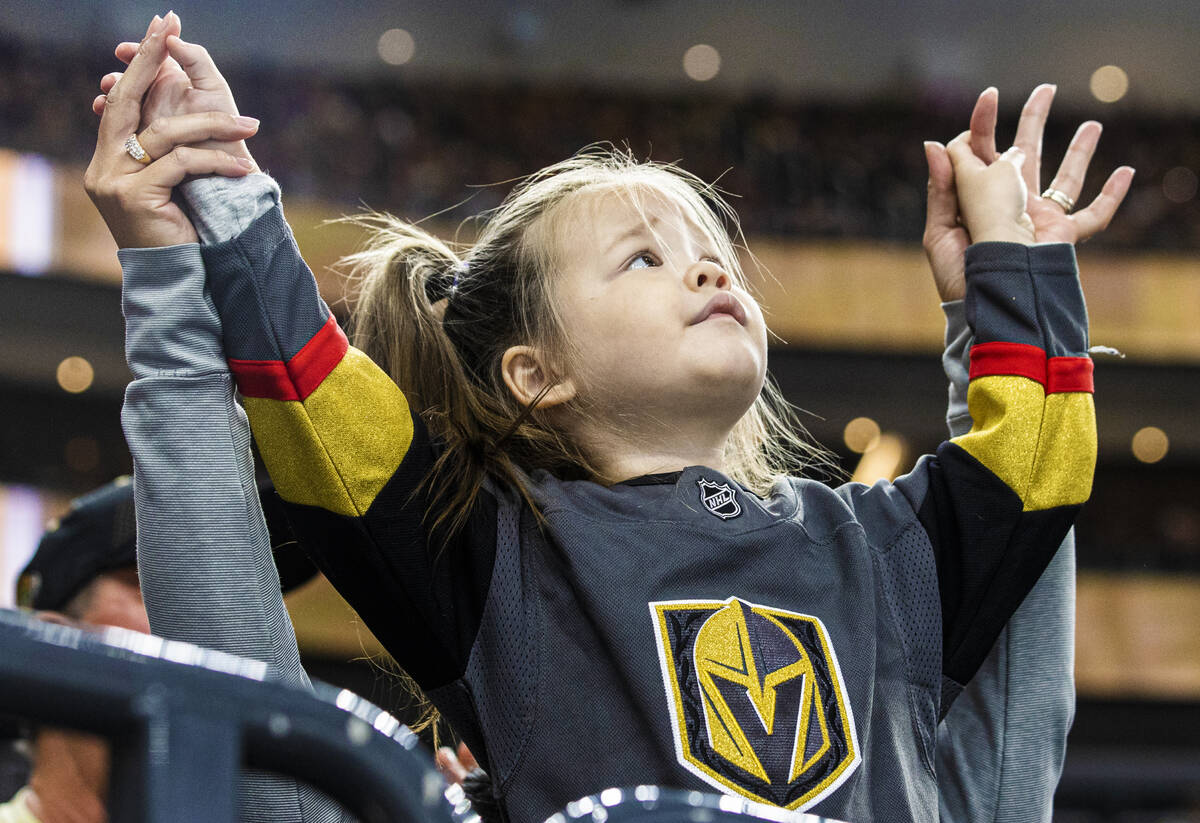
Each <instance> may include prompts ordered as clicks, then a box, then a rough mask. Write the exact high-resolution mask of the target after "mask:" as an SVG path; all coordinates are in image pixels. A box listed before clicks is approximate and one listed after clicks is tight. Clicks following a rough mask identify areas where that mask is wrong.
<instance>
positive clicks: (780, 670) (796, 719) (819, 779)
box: [650, 597, 861, 809]
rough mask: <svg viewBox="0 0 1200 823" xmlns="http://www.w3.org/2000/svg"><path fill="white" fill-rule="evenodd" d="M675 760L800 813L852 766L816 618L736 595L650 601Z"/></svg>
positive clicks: (842, 702)
mask: <svg viewBox="0 0 1200 823" xmlns="http://www.w3.org/2000/svg"><path fill="white" fill-rule="evenodd" d="M650 612H651V614H652V616H653V617H654V621H655V628H656V637H657V640H658V652H659V661H660V663H661V665H662V675H663V681H664V685H665V687H666V692H667V705H668V707H669V710H670V714H671V725H672V728H673V731H674V736H675V752H676V756H677V758H678V759H679V762H680V764H681V765H683V767H684V768H686V769H688V771H690V772H692V773H693V774H695V775H697V776H698V777H700V778H701V779H702V780H704V781H705V782H707V783H709V784H710V785H712V786H715V787H716V788H718V789H720V790H721V791H723V792H726V793H728V794H738V795H741V796H743V797H748V798H750V799H752V800H757V801H759V802H765V803H771V804H773V805H776V806H782V807H783V808H786V809H806V808H808V807H809V806H811V805H813V804H815V803H816V802H818V801H819V800H821V799H822V798H824V797H825V796H827V795H828V794H829V793H830V792H832V791H833V790H834V789H836V788H837V787H838V786H840V785H841V784H842V783H843V782H844V781H845V780H846V779H847V778H848V777H849V776H850V775H851V773H853V771H854V769H855V768H856V767H857V766H858V764H859V762H860V759H861V758H860V755H859V750H858V739H857V737H856V734H855V729H854V718H853V712H852V711H851V708H850V701H849V700H848V699H847V697H846V691H845V686H844V684H843V681H842V675H841V670H840V668H839V667H838V663H837V656H836V655H835V654H834V651H833V646H832V644H831V643H830V641H829V634H828V633H827V632H826V631H825V626H824V625H823V624H822V623H821V621H820V620H818V619H817V618H816V617H812V616H810V615H805V614H797V613H796V612H789V611H783V610H781V609H773V608H770V607H768V606H759V605H756V604H754V603H749V602H746V601H744V600H739V599H738V598H735V597H731V598H729V599H728V600H693V601H666V602H659V603H651V604H650Z"/></svg>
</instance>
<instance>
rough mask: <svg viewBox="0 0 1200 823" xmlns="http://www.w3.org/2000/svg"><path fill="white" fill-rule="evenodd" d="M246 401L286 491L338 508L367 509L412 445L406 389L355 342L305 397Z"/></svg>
mask: <svg viewBox="0 0 1200 823" xmlns="http://www.w3.org/2000/svg"><path fill="white" fill-rule="evenodd" d="M244 403H245V406H246V414H247V415H248V416H249V418H250V427H251V429H252V430H253V431H254V439H255V440H256V441H257V443H258V447H259V450H260V451H261V453H262V457H263V462H264V463H265V464H266V466H267V471H268V472H270V474H271V478H272V479H273V480H274V481H275V488H276V490H278V492H279V496H280V497H282V498H283V499H284V500H286V501H287V502H289V503H296V504H300V505H305V506H316V507H319V508H322V509H326V510H327V511H330V512H333V513H334V514H341V515H346V516H349V517H359V516H361V515H362V514H363V513H365V512H366V511H367V509H369V508H370V507H371V504H372V503H373V502H374V500H375V497H376V496H377V495H378V494H379V492H380V491H381V490H382V489H383V487H384V486H385V485H386V484H387V482H388V480H389V479H390V478H391V477H392V475H393V474H395V472H396V470H397V469H398V468H399V466H400V463H401V462H403V460H404V457H405V455H406V454H407V453H408V448H409V446H410V445H411V443H412V438H413V422H412V417H411V414H410V412H409V407H408V402H407V401H406V400H405V398H404V394H403V393H402V392H401V391H400V389H399V388H398V387H397V386H396V384H395V383H393V382H392V381H391V379H390V378H389V377H388V376H387V375H386V374H384V373H383V372H382V371H381V370H380V369H379V368H378V367H377V366H376V365H375V364H374V363H373V362H372V361H371V360H370V358H368V357H367V356H366V355H365V354H363V353H362V352H361V351H359V350H358V349H355V348H350V349H348V350H347V352H346V356H345V357H344V358H342V360H341V362H339V363H338V365H337V366H336V367H335V368H334V369H333V371H331V372H330V373H329V374H328V376H326V378H325V379H324V380H323V381H322V382H321V384H320V385H319V386H318V387H317V388H316V389H315V390H314V391H313V392H312V393H311V394H309V395H308V397H307V398H305V399H304V400H303V401H295V400H290V401H281V400H272V399H268V398H261V397H247V398H244Z"/></svg>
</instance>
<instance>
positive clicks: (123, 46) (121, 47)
mask: <svg viewBox="0 0 1200 823" xmlns="http://www.w3.org/2000/svg"><path fill="white" fill-rule="evenodd" d="M137 50H138V44H137V43H130V42H128V41H126V42H124V43H118V44H117V48H116V50H114V51H113V54H115V55H116V56H117V59H118V60H120V61H121V62H122V63H124V64H125V65H127V66H128V65H129V61H130V60H132V59H133V56H134V55H135V54H137Z"/></svg>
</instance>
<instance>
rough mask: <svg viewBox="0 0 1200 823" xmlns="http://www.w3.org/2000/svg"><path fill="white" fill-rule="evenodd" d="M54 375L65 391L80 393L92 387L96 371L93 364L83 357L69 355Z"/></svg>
mask: <svg viewBox="0 0 1200 823" xmlns="http://www.w3.org/2000/svg"><path fill="white" fill-rule="evenodd" d="M54 376H55V378H57V380H58V385H59V386H60V387H61V388H62V390H63V391H67V392H70V393H71V394H79V393H80V392H85V391H87V390H88V389H90V388H91V386H92V381H93V380H94V379H95V378H96V372H95V371H94V370H93V369H92V364H91V363H89V362H88V361H87V360H85V359H83V358H82V357H68V358H66V359H65V360H63V361H62V362H61V363H59V364H58V369H57V370H56V371H55V375H54Z"/></svg>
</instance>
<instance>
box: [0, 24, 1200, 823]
mask: <svg viewBox="0 0 1200 823" xmlns="http://www.w3.org/2000/svg"><path fill="white" fill-rule="evenodd" d="M176 10H177V11H178V12H179V13H180V14H181V16H182V17H183V24H184V36H185V38H187V39H192V40H195V41H197V42H201V43H204V44H205V45H207V46H208V47H209V48H210V50H211V51H212V52H213V54H214V56H215V58H216V60H217V62H218V64H219V65H220V66H221V67H222V68H223V69H224V70H225V73H226V75H227V77H228V78H229V80H230V82H231V84H232V86H233V89H234V93H235V95H236V97H237V99H238V101H239V105H240V107H241V110H242V112H243V113H245V114H249V115H252V116H255V117H259V118H260V119H262V128H261V133H260V136H259V137H257V138H256V139H255V140H254V141H253V142H252V144H251V149H252V150H253V151H254V153H255V155H256V157H257V158H258V160H259V162H260V163H261V164H262V165H263V167H264V168H266V169H267V170H268V171H270V172H271V173H273V174H274V175H275V176H277V177H278V178H279V179H280V181H281V182H282V184H283V187H284V191H285V197H286V200H287V207H288V213H289V217H290V219H291V220H292V223H293V225H294V226H295V228H296V232H297V235H298V237H299V241H300V244H301V247H302V249H303V250H304V251H305V253H306V256H307V257H308V259H309V261H310V263H312V264H313V268H314V269H315V270H316V271H317V274H318V277H319V279H320V281H321V285H322V289H323V291H324V292H325V295H326V298H327V299H328V300H329V302H330V303H331V304H332V305H333V306H334V307H335V310H336V311H338V312H339V313H342V314H344V313H345V312H346V311H347V310H348V305H347V302H346V301H345V299H344V294H343V283H342V280H341V279H340V277H339V276H338V275H337V274H336V272H334V271H333V270H332V269H331V268H330V266H331V265H332V263H333V262H334V261H336V259H337V258H338V257H339V256H340V255H341V254H343V253H345V252H347V251H349V250H352V249H353V248H354V246H355V243H356V242H357V239H358V238H357V237H356V236H355V235H354V233H353V231H351V230H349V229H347V228H345V227H338V226H328V225H325V224H324V221H325V220H327V219H328V218H331V217H336V216H338V215H341V214H345V213H348V212H352V211H354V210H355V209H357V208H359V207H360V206H361V205H362V204H366V205H369V206H371V207H375V208H383V209H389V210H392V211H395V212H397V213H399V214H402V215H404V216H406V217H410V218H418V217H423V216H425V215H429V214H433V213H439V216H438V217H437V218H436V219H435V220H434V221H433V225H435V226H436V227H437V228H438V229H439V230H440V231H444V232H446V233H452V232H453V231H454V230H455V228H456V226H457V224H458V222H459V220H460V219H461V218H463V217H465V216H467V215H469V214H471V213H474V212H476V211H478V210H480V209H483V208H486V207H488V206H491V205H494V204H495V203H496V202H497V201H498V199H499V197H500V196H502V194H503V193H504V191H506V190H507V187H506V186H504V185H498V184H500V183H502V182H503V181H506V180H511V179H512V178H514V177H517V176H519V175H521V174H524V173H527V172H530V171H534V170H536V169H537V168H539V167H541V166H543V165H545V164H546V163H549V162H552V161H553V160H556V159H560V158H562V157H564V156H566V155H568V154H570V153H571V152H573V151H574V150H576V149H578V148H580V147H581V146H583V145H585V144H587V143H589V142H592V141H596V140H608V141H612V142H614V143H618V144H622V143H627V144H628V145H630V146H631V147H632V148H633V150H634V151H635V152H637V153H639V154H641V155H646V156H652V157H654V158H656V159H660V160H678V161H680V162H681V163H682V164H683V165H684V166H685V167H687V168H688V169H690V170H692V171H695V172H697V173H698V174H700V175H702V176H705V177H707V178H709V179H714V178H718V177H719V178H720V180H721V185H722V187H723V188H724V189H726V190H727V191H729V192H730V193H731V194H732V195H733V196H734V197H733V202H734V204H735V207H736V208H737V209H738V211H739V213H740V214H741V216H742V219H743V222H744V225H745V229H746V233H747V235H748V237H749V240H750V245H751V248H752V249H753V250H754V251H755V253H756V254H757V256H758V257H759V259H760V260H761V262H762V263H763V264H764V266H765V268H766V269H767V270H768V271H769V273H770V275H771V277H764V278H762V279H761V282H760V283H759V287H760V291H761V294H762V298H763V300H764V304H765V306H766V308H767V310H768V314H769V320H770V322H771V324H772V326H773V328H774V330H775V332H776V333H777V334H778V335H779V339H778V340H777V341H776V345H775V347H774V350H773V352H772V355H771V357H772V369H773V372H774V374H775V375H776V377H777V379H778V380H779V381H780V383H781V384H782V386H783V387H784V390H785V392H786V394H787V395H788V397H789V398H790V399H791V400H792V401H793V402H795V403H796V404H798V405H799V406H800V407H802V408H803V409H805V410H806V411H807V412H809V413H810V415H809V416H808V418H807V420H808V426H809V428H810V430H811V431H812V432H813V434H814V435H815V436H816V437H817V438H818V439H819V440H821V441H822V442H823V443H824V444H826V445H828V446H830V447H831V448H833V449H835V450H837V451H838V453H839V456H840V457H841V459H842V461H843V465H844V467H845V469H846V471H847V472H854V473H857V475H858V476H859V477H863V478H870V477H879V476H891V475H894V474H895V473H896V472H898V471H903V469H904V467H906V466H907V465H908V464H910V463H911V461H912V459H913V457H914V456H915V455H917V454H920V453H922V452H924V451H927V450H930V449H932V448H933V447H934V446H936V444H937V443H938V441H939V440H940V439H941V438H942V436H943V432H944V423H943V420H942V417H943V413H944V403H945V388H944V380H943V378H942V376H941V372H940V365H939V363H938V353H939V351H940V336H941V328H942V321H941V314H940V311H939V310H938V306H937V297H936V293H935V291H934V289H933V286H932V283H931V282H930V279H929V277H928V274H927V272H926V270H925V264H924V259H923V256H922V254H921V250H920V245H919V241H920V234H921V227H922V221H923V207H924V205H923V199H924V169H923V156H922V152H921V140H922V139H928V138H934V139H941V140H946V139H948V138H950V137H952V136H953V135H954V134H955V133H957V132H958V131H960V130H961V129H962V128H964V127H965V123H966V118H967V114H968V113H969V111H970V107H971V103H972V100H973V99H974V96H975V94H977V93H978V91H979V90H981V89H982V88H984V87H985V86H987V85H996V86H998V87H999V89H1000V93H1001V109H1002V124H1001V134H1000V140H1001V142H1004V141H1007V140H1010V139H1011V136H1012V133H1013V128H1014V125H1015V119H1016V118H1015V115H1016V110H1017V108H1018V107H1019V105H1020V103H1021V102H1022V101H1023V100H1024V98H1025V96H1026V95H1027V94H1028V92H1029V91H1030V89H1032V88H1033V86H1034V85H1036V84H1037V83H1039V82H1054V83H1057V84H1058V87H1059V91H1058V98H1057V101H1056V104H1055V110H1054V113H1053V114H1052V117H1051V121H1050V124H1049V126H1048V131H1047V140H1046V154H1047V167H1048V168H1049V169H1052V168H1053V167H1054V166H1055V165H1056V164H1057V160H1058V158H1059V157H1060V156H1061V153H1062V150H1063V149H1064V148H1065V145H1066V142H1067V140H1068V139H1069V138H1070V135H1071V134H1072V133H1073V131H1074V128H1075V126H1076V124H1077V123H1078V122H1079V121H1080V120H1082V119H1085V118H1097V119H1100V120H1101V121H1102V122H1103V123H1104V124H1105V134H1104V138H1103V139H1102V141H1101V148H1100V151H1099V152H1098V155H1097V158H1096V160H1095V161H1094V164H1093V169H1094V172H1093V175H1092V180H1091V182H1090V184H1089V187H1088V188H1087V189H1086V190H1085V194H1084V198H1083V199H1085V200H1086V199H1088V198H1090V196H1091V195H1093V194H1094V193H1095V192H1096V190H1097V189H1098V186H1099V183H1100V182H1101V181H1102V180H1103V177H1104V175H1105V174H1107V172H1108V171H1109V170H1111V169H1112V168H1113V167H1115V166H1116V165H1118V164H1123V163H1128V164H1130V165H1133V166H1135V167H1136V168H1137V170H1138V174H1137V177H1136V179H1135V181H1134V184H1133V189H1132V191H1131V192H1130V195H1129V197H1128V200H1127V202H1126V204H1125V205H1124V206H1123V208H1122V210H1121V212H1120V213H1119V214H1118V216H1117V218H1116V220H1115V221H1114V224H1113V226H1112V228H1111V229H1110V230H1109V231H1108V232H1106V233H1105V234H1104V235H1103V236H1102V237H1101V238H1099V239H1098V240H1096V241H1094V242H1092V243H1090V244H1088V245H1087V246H1085V247H1083V248H1081V249H1080V260H1081V265H1082V268H1083V271H1084V281H1085V289H1086V291H1087V295H1088V299H1089V309H1090V312H1091V316H1092V324H1093V340H1092V342H1093V343H1096V344H1102V345H1106V346H1110V347H1112V348H1114V349H1116V350H1119V351H1120V352H1121V353H1122V355H1121V356H1119V357H1118V356H1099V357H1098V359H1097V367H1096V382H1097V388H1098V399H1099V403H1098V415H1099V425H1100V463H1099V467H1098V471H1097V477H1096V486H1095V496H1094V499H1093V502H1092V503H1091V504H1090V505H1089V506H1088V508H1087V509H1086V510H1085V513H1084V515H1083V517H1082V519H1081V521H1080V524H1079V529H1078V534H1079V563H1080V580H1079V600H1078V657H1077V681H1078V688H1079V709H1078V715H1077V718H1076V723H1075V728H1074V730H1073V732H1072V736H1071V743H1070V750H1069V752H1068V760H1067V766H1066V774H1065V777H1064V780H1063V783H1062V786H1061V787H1060V791H1059V794H1058V812H1057V814H1056V819H1060V820H1063V821H1089V822H1090V821H1101V820H1105V821H1107V820H1113V821H1118V820H1119V821H1167V820H1171V821H1176V820H1200V482H1198V478H1197V469H1198V467H1200V434H1198V433H1197V431H1196V427H1195V426H1194V424H1193V419H1192V417H1193V414H1194V413H1195V411H1194V410H1195V409H1197V407H1198V406H1200V403H1198V401H1200V379H1198V378H1200V322H1198V321H1200V200H1198V199H1197V189H1198V186H1200V180H1198V177H1197V173H1198V172H1200V57H1198V56H1197V55H1198V54H1200V51H1198V49H1197V45H1196V44H1197V43H1198V42H1200V11H1198V10H1197V7H1196V5H1195V3H1194V2H1189V1H1188V0H1175V1H1173V2H1159V3H1141V4H1129V3H1124V2H1116V0H1105V2H1092V3H1081V2H1068V3H1054V4H1047V3H1041V2H1026V1H1025V0H1020V1H1019V2H1010V3H1008V4H1005V5H1004V7H1003V8H1001V7H998V6H995V5H992V4H988V5H987V6H985V5H984V4H978V3H965V2H960V3H951V2H944V3H934V2H909V3H903V4H883V3H869V2H842V3H829V2H821V3H800V2H756V3H741V4H731V3H717V2H695V3H688V2H677V1H675V0H624V1H623V2H619V1H618V0H601V1H599V2H591V3H586V4H584V3H566V2H563V3H545V2H542V3H538V2H529V3H525V4H519V3H515V4H510V3H498V2H466V1H465V0H443V1H442V2H436V1H435V0H419V2H409V3H405V4H397V3H386V2H377V1H376V0H371V1H370V2H358V3H354V4H348V5H341V6H338V7H335V6H333V5H332V4H328V3H317V2H280V1H279V0H269V1H267V2H258V3H255V4H253V5H252V6H251V4H242V3H237V2H231V0H219V1H213V2H181V3H177V4H176ZM163 11H165V10H164V9H162V8H157V7H154V6H151V5H149V4H146V3H141V2H129V3H118V4H101V3H93V2H63V3H58V4H54V5H53V6H48V5H47V4H44V3H39V2H32V1H31V0H7V2H6V3H4V4H3V5H2V6H0V605H11V602H12V579H13V577H14V575H15V574H16V572H17V570H19V569H20V567H21V566H22V565H23V563H24V562H25V559H26V558H27V557H28V555H29V552H30V551H31V550H32V548H33V546H34V544H35V543H36V540H37V536H38V534H39V533H40V532H41V530H42V528H43V526H44V524H45V522H46V520H47V519H49V518H52V517H54V516H56V515H57V514H59V513H61V511H62V510H63V507H64V505H65V502H66V501H67V500H68V499H69V498H70V497H71V496H72V495H74V494H77V493H79V492H82V491H85V490H87V489H88V488H90V487H92V486H95V485H98V484H99V483H101V482H104V481H106V480H108V479H110V478H111V477H113V476H115V475H118V474H121V473H123V472H127V471H128V470H129V458H128V455H127V453H126V451H125V447H124V442H123V439H122V435H121V431H120V426H119V419H118V414H119V410H120V403H121V398H122V392H123V389H124V386H125V384H126V382H127V381H128V379H129V375H128V371H127V369H126V367H125V365H124V358H123V351H122V345H123V341H122V320H121V315H120V304H119V294H120V292H119V289H120V270H119V267H118V266H117V263H116V256H115V247H114V245H113V243H112V241H111V239H110V238H109V237H108V235H107V232H106V230H105V229H104V226H103V224H102V223H101V222H100V221H99V218H98V216H97V215H96V213H95V211H94V209H93V208H92V206H91V204H90V203H89V202H88V200H87V197H86V195H85V194H84V192H83V188H82V183H81V178H82V169H83V167H84V166H85V165H86V163H87V160H88V158H89V157H90V155H91V150H92V146H93V144H94V138H95V118H94V116H93V115H92V113H91V111H90V105H89V104H90V101H91V99H92V97H93V96H94V95H95V94H96V93H97V83H98V80H99V78H100V76H102V75H103V74H104V73H105V72H107V71H112V70H114V69H116V68H118V64H117V63H116V61H115V59H113V58H112V56H111V53H112V47H113V45H115V43H116V42H118V41H119V40H122V39H137V38H138V37H139V36H140V34H141V33H142V32H143V31H144V29H145V25H146V23H147V22H148V20H149V18H150V17H151V16H152V15H153V14H154V13H156V12H158V13H161V12H163ZM291 606H292V608H293V613H294V615H295V618H296V622H297V626H298V634H299V635H300V637H301V642H302V645H303V648H304V651H305V654H306V656H307V658H308V660H309V662H310V664H311V667H312V670H313V671H314V672H316V673H317V674H318V676H322V677H325V678H326V679H331V680H335V681H337V682H341V683H348V684H352V685H354V686H355V687H356V688H358V689H359V690H361V691H364V692H366V693H368V694H369V695H370V696H372V697H373V698H374V699H376V700H377V701H379V702H382V703H395V702H396V701H398V700H400V699H401V698H400V696H399V695H400V691H399V690H398V689H396V688H394V685H393V683H392V681H391V679H390V678H389V677H387V676H380V675H377V674H376V672H375V670H373V669H372V668H371V667H369V666H367V665H365V664H364V663H362V662H361V660H358V662H354V661H355V660H356V659H360V658H362V657H363V651H364V650H366V652H367V653H368V655H374V654H376V653H377V652H378V649H377V645H376V644H375V643H374V641H373V640H372V639H371V638H370V637H369V635H367V634H366V631H365V629H362V628H361V627H360V626H359V625H358V624H357V622H356V621H355V619H354V617H353V615H352V614H351V613H350V612H349V610H348V607H346V606H345V605H344V604H343V603H341V602H340V601H339V600H338V599H337V598H336V596H335V595H333V594H332V593H331V592H330V591H329V590H328V588H327V587H326V586H324V585H323V584H322V583H321V582H320V581H318V582H316V583H314V584H313V585H311V586H310V587H309V588H308V589H306V590H304V591H302V592H300V593H299V594H298V595H297V596H296V597H294V598H293V601H292V603H291Z"/></svg>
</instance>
